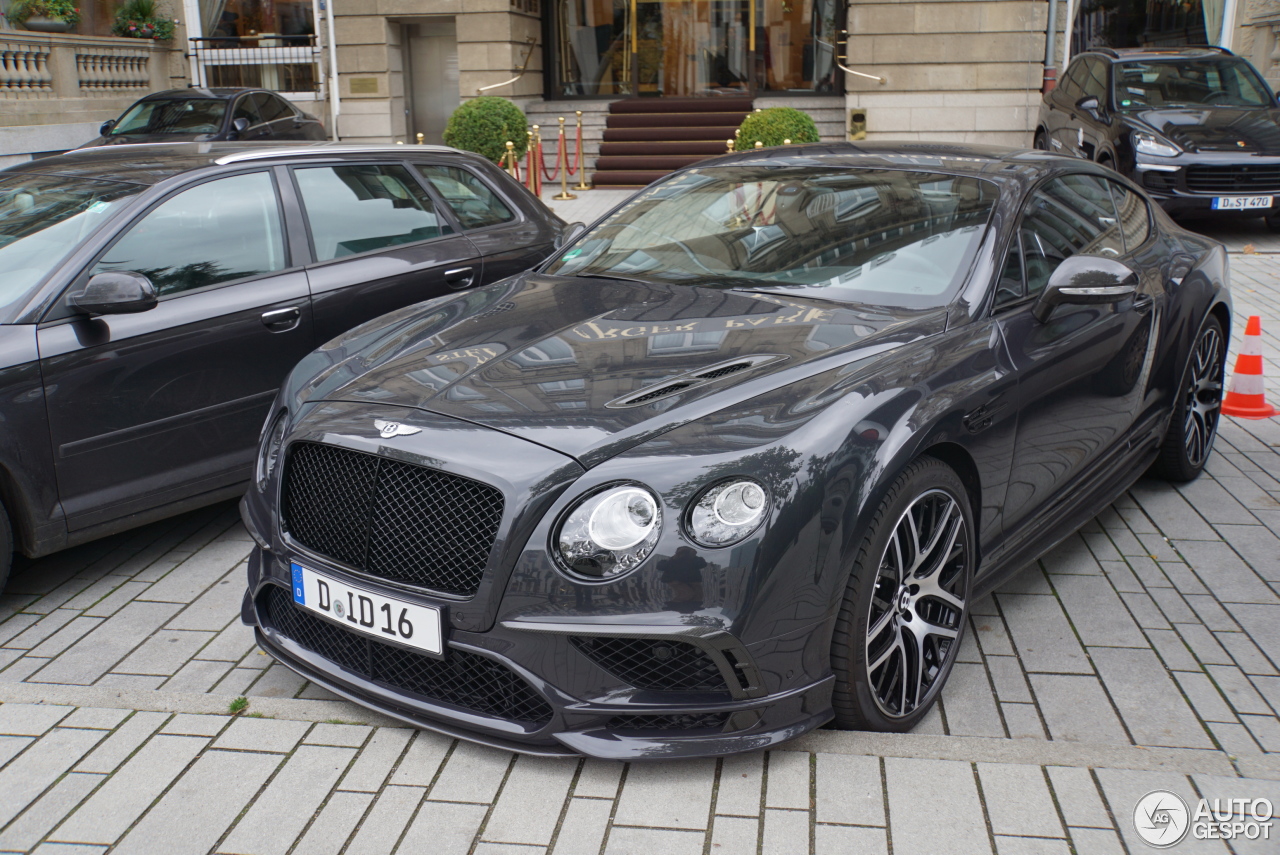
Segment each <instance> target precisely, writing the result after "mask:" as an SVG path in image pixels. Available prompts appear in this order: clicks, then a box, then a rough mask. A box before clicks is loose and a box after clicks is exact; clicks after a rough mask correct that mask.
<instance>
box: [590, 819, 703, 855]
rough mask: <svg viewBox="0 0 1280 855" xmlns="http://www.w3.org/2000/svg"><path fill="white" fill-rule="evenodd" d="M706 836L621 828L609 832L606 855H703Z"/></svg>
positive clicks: (695, 833) (699, 833) (661, 830)
mask: <svg viewBox="0 0 1280 855" xmlns="http://www.w3.org/2000/svg"><path fill="white" fill-rule="evenodd" d="M705 840H706V834H705V833H704V832H701V831H671V830H666V829H658V828H619V827H618V826H616V825H615V826H614V827H613V830H612V831H610V832H609V842H608V844H607V845H606V846H605V849H604V855H653V853H658V852H661V853H662V855H702V847H703V843H704V841H705Z"/></svg>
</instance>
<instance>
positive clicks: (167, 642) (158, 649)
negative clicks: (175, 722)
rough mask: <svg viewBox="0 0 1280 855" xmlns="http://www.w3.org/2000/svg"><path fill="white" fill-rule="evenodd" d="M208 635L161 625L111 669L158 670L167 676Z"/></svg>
mask: <svg viewBox="0 0 1280 855" xmlns="http://www.w3.org/2000/svg"><path fill="white" fill-rule="evenodd" d="M212 637H213V633H211V632H186V631H182V630H174V629H162V630H160V631H159V632H157V633H156V634H155V635H153V636H151V637H150V638H148V639H147V640H146V641H144V642H143V643H142V645H141V646H140V647H138V649H137V650H135V651H133V653H130V654H129V655H128V656H126V657H125V659H124V661H123V662H121V663H120V664H119V665H117V666H116V667H115V668H113V669H111V670H112V671H113V672H115V673H118V674H159V675H162V676H165V677H171V676H173V675H174V674H176V673H178V671H179V670H180V669H181V668H182V666H183V665H185V664H186V663H187V661H188V660H190V659H191V657H192V656H194V655H195V652H196V651H197V650H199V649H200V648H201V647H204V645H205V644H206V643H208V641H209V639H210V638H212Z"/></svg>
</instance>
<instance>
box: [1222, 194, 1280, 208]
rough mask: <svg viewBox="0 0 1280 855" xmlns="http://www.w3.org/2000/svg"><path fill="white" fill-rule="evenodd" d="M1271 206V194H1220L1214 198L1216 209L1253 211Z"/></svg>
mask: <svg viewBox="0 0 1280 855" xmlns="http://www.w3.org/2000/svg"><path fill="white" fill-rule="evenodd" d="M1270 207H1271V197H1270V196H1218V197H1216V198H1215V199H1214V200H1213V210H1215V211H1252V210H1254V209H1255V208H1270Z"/></svg>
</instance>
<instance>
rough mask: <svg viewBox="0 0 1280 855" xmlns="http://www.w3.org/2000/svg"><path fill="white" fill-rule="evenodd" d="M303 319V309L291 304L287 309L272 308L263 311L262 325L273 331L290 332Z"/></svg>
mask: <svg viewBox="0 0 1280 855" xmlns="http://www.w3.org/2000/svg"><path fill="white" fill-rule="evenodd" d="M301 319H302V309H301V308H299V307H298V306H290V307H289V308H287V309H272V310H271V311H270V312H263V314H262V325H263V326H264V327H266V328H267V329H269V330H271V331H272V332H288V331H289V330H291V329H293V328H294V327H296V326H297V325H298V321H300V320H301Z"/></svg>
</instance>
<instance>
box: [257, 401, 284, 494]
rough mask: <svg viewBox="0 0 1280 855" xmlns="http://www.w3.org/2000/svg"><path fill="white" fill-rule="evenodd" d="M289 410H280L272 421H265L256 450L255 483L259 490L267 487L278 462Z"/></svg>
mask: <svg viewBox="0 0 1280 855" xmlns="http://www.w3.org/2000/svg"><path fill="white" fill-rule="evenodd" d="M288 416H289V411H288V410H281V411H280V412H279V413H278V414H277V415H276V417H275V419H274V420H273V421H270V422H268V423H267V428H266V430H264V431H263V432H262V446H261V448H260V449H259V450H258V472H257V478H256V480H257V483H258V489H259V490H265V489H267V481H268V480H270V478H271V473H272V472H274V471H275V469H276V464H277V463H279V462H280V447H281V444H282V443H283V442H284V430H285V424H286V422H288V421H289V419H288Z"/></svg>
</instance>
